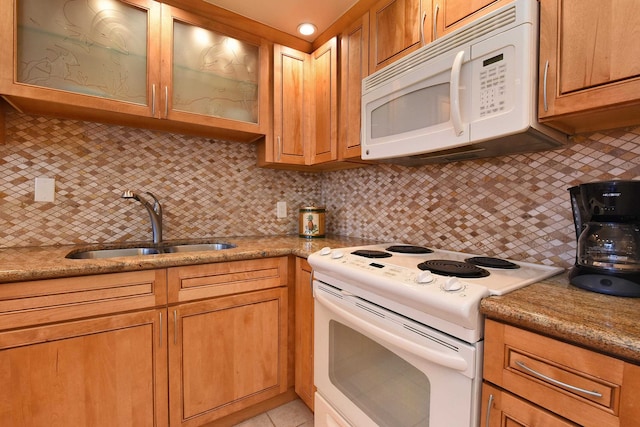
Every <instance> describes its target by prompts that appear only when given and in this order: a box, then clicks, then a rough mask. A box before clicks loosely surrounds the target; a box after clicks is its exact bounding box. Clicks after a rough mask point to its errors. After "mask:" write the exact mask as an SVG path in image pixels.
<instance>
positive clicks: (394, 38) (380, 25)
mask: <svg viewBox="0 0 640 427" xmlns="http://www.w3.org/2000/svg"><path fill="white" fill-rule="evenodd" d="M422 6H423V5H422V1H421V0H380V1H379V2H377V3H376V4H375V5H374V6H373V7H372V8H371V9H370V10H369V20H370V26H369V28H370V31H371V34H370V49H371V50H370V53H369V71H370V72H372V73H373V72H374V71H377V70H379V69H380V68H383V67H384V66H385V65H388V64H389V63H391V62H393V61H395V60H397V59H399V58H401V57H402V56H404V55H406V54H407V53H409V52H411V51H414V50H416V49H417V48H419V47H420V46H422V45H423V44H424V43H426V42H429V41H430V40H431V39H430V36H429V31H427V34H425V31H424V28H423V25H425V22H427V21H429V19H428V18H429V16H428V15H430V13H428V12H429V10H428V9H426V8H425V9H424V10H423V7H422ZM425 35H426V36H427V37H428V38H427V39H426V40H425Z"/></svg>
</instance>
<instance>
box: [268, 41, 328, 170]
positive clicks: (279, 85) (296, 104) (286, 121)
mask: <svg viewBox="0 0 640 427" xmlns="http://www.w3.org/2000/svg"><path fill="white" fill-rule="evenodd" d="M273 50H274V72H273V74H274V84H273V92H274V97H273V98H274V99H273V106H274V111H273V135H272V136H271V137H267V138H265V140H264V141H263V142H261V147H260V149H259V154H258V155H259V159H258V164H259V165H260V166H268V167H279V168H284V169H287V168H288V167H287V166H292V167H290V168H292V169H300V170H316V169H314V167H316V166H320V168H319V169H318V170H321V168H322V165H323V164H327V163H331V162H333V161H334V160H337V159H338V149H337V146H338V48H337V39H336V38H335V37H334V38H332V39H330V40H329V41H327V42H326V43H325V44H324V45H322V46H321V47H319V48H318V49H316V50H315V51H314V52H313V53H311V54H307V53H304V52H299V51H296V50H294V49H291V48H288V47H286V46H279V45H275V46H274V48H273ZM296 166H297V167H296Z"/></svg>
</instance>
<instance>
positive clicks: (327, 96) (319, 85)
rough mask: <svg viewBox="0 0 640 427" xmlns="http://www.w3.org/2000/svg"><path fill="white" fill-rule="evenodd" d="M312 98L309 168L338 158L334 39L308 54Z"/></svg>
mask: <svg viewBox="0 0 640 427" xmlns="http://www.w3.org/2000/svg"><path fill="white" fill-rule="evenodd" d="M311 69H312V71H313V77H312V82H313V83H312V98H311V122H310V127H311V140H310V158H309V164H311V165H315V164H318V163H325V162H330V161H332V160H337V158H338V41H337V39H336V38H335V37H334V38H332V39H330V40H329V41H328V42H326V43H325V44H324V45H322V46H321V47H319V48H318V49H316V50H315V51H314V52H313V53H312V54H311Z"/></svg>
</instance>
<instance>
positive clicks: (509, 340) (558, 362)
mask: <svg viewBox="0 0 640 427" xmlns="http://www.w3.org/2000/svg"><path fill="white" fill-rule="evenodd" d="M483 377H484V381H485V383H484V388H483V397H482V400H483V404H484V405H483V408H482V419H483V420H486V419H487V417H489V419H490V424H489V426H491V427H497V426H520V425H522V426H532V427H533V426H540V427H542V426H544V427H547V426H574V425H580V426H592V427H607V426H609V427H627V426H632V425H638V420H640V405H638V399H637V394H638V390H639V389H640V366H639V365H635V364H632V363H629V362H625V361H622V360H620V359H616V358H614V357H610V356H607V355H604V354H601V353H597V352H595V351H591V350H587V349H585V348H582V347H577V346H574V345H571V344H568V343H565V342H561V341H558V340H555V339H552V338H549V337H546V336H542V335H539V334H536V333H533V332H530V331H526V330H523V329H520V328H516V327H513V326H510V325H505V324H503V323H499V322H496V321H493V320H487V321H486V324H485V348H484V371H483Z"/></svg>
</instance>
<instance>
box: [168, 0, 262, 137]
mask: <svg viewBox="0 0 640 427" xmlns="http://www.w3.org/2000/svg"><path fill="white" fill-rule="evenodd" d="M161 64H162V65H161V75H160V83H159V87H158V88H157V91H158V92H159V93H158V97H159V100H160V102H159V105H158V110H159V111H158V114H159V116H160V117H161V118H165V119H168V120H174V121H181V122H188V123H197V124H202V125H204V126H218V127H223V128H227V129H232V130H237V131H240V132H248V133H255V134H265V133H266V132H267V130H268V127H267V124H268V119H269V114H268V112H269V92H268V82H269V56H268V47H267V43H266V41H264V40H262V39H260V38H258V37H256V36H253V35H251V34H248V33H244V32H242V31H239V30H235V29H233V28H229V27H227V26H224V25H221V24H218V23H216V22H215V21H212V20H209V19H205V18H203V17H201V16H199V15H195V14H192V13H188V12H185V11H183V10H181V9H177V8H175V7H171V6H167V5H163V6H162V62H161Z"/></svg>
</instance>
